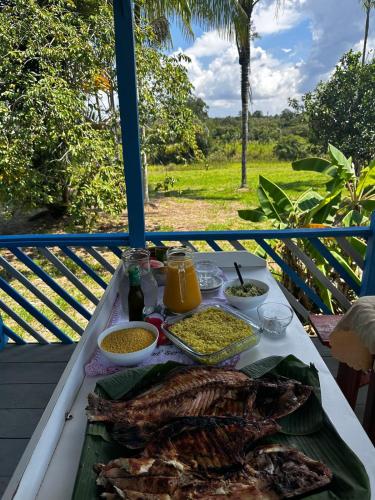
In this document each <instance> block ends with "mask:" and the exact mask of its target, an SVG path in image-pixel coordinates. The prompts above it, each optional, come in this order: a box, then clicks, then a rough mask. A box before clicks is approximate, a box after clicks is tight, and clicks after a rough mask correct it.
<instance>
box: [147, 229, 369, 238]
mask: <svg viewBox="0 0 375 500" xmlns="http://www.w3.org/2000/svg"><path fill="white" fill-rule="evenodd" d="M370 234H371V232H370V228H369V227H358V226H356V227H335V228H321V229H317V228H313V229H307V228H306V229H305V228H303V229H302V228H301V229H282V230H279V229H270V230H268V229H266V230H263V229H260V230H251V231H247V230H241V231H191V232H190V231H174V232H146V240H147V241H157V240H159V241H160V240H162V241H189V240H194V241H207V240H232V241H233V240H254V239H256V238H262V239H266V240H271V239H275V240H283V239H287V238H311V237H317V238H336V237H346V236H356V237H358V238H368V237H369V236H370Z"/></svg>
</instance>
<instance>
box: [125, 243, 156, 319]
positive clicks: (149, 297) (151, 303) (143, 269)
mask: <svg viewBox="0 0 375 500" xmlns="http://www.w3.org/2000/svg"><path fill="white" fill-rule="evenodd" d="M122 264H123V277H122V282H121V286H120V300H121V303H122V307H123V309H124V312H125V313H128V294H129V268H130V267H132V266H138V268H139V271H140V281H141V289H142V292H143V295H144V302H145V310H144V314H146V315H147V314H151V313H152V312H153V311H154V310H155V308H156V306H157V303H158V285H157V283H156V280H155V278H154V275H153V273H152V270H151V267H150V252H149V251H148V250H147V249H145V248H129V249H128V250H125V252H124V253H123V254H122Z"/></svg>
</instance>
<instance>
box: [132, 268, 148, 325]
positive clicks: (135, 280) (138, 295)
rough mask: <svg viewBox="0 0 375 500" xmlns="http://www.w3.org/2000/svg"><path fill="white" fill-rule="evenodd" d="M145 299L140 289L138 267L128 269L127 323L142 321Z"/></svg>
mask: <svg viewBox="0 0 375 500" xmlns="http://www.w3.org/2000/svg"><path fill="white" fill-rule="evenodd" d="M144 306H145V299H144V296H143V292H142V288H141V273H140V270H139V267H138V266H130V267H129V294H128V311H129V321H143V308H144Z"/></svg>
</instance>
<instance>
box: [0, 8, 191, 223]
mask: <svg viewBox="0 0 375 500" xmlns="http://www.w3.org/2000/svg"><path fill="white" fill-rule="evenodd" d="M135 34H136V41H137V44H136V45H137V47H136V51H137V61H138V67H137V69H138V84H139V96H140V98H139V113H140V125H141V127H142V129H143V130H144V132H145V133H144V136H143V138H142V139H143V140H142V149H143V153H144V155H145V156H147V155H148V154H150V152H151V151H153V152H156V153H155V154H158V153H159V152H162V151H167V152H168V148H169V149H173V148H175V150H177V153H175V155H174V157H175V156H179V157H180V158H182V159H183V160H184V161H186V159H187V158H189V159H191V158H200V157H201V152H200V150H199V147H198V145H197V134H198V132H200V130H201V125H200V122H199V120H198V119H197V118H196V117H195V115H194V113H193V111H192V110H191V109H190V107H189V100H190V99H191V98H192V94H191V90H192V87H191V84H190V82H189V80H188V76H187V72H186V69H185V67H184V65H183V64H182V63H183V62H184V61H183V60H182V58H183V57H182V56H173V57H170V56H167V55H165V54H164V53H163V52H162V51H161V50H160V49H158V45H157V40H156V36H155V33H154V31H153V30H152V28H151V27H150V26H149V25H147V24H145V25H143V24H142V25H140V26H137V28H136V33H135ZM116 85H117V84H116V70H115V64H114V28H113V12H112V6H111V3H110V2H107V1H106V0H90V2H89V3H88V2H80V1H79V2H78V1H77V2H74V1H73V0H71V1H63V0H48V1H46V2H38V1H36V0H31V1H28V0H13V1H11V2H9V3H8V4H7V5H5V6H4V7H3V8H2V9H1V11H0V130H1V132H0V204H1V205H2V209H4V207H5V210H6V211H7V212H8V213H9V214H11V213H13V212H14V211H16V210H25V211H27V210H30V209H33V208H40V207H47V208H48V209H50V211H51V212H53V213H54V214H59V215H61V214H63V213H66V214H68V215H69V216H71V218H72V220H73V221H75V222H77V223H80V224H83V225H86V226H89V225H90V224H91V223H92V222H93V221H94V219H95V218H96V217H97V216H98V214H99V212H102V211H105V212H106V213H110V214H119V213H121V212H122V211H123V209H124V208H125V193H124V181H123V166H122V150H121V133H120V123H119V113H118V109H117V105H116V91H117V86H116Z"/></svg>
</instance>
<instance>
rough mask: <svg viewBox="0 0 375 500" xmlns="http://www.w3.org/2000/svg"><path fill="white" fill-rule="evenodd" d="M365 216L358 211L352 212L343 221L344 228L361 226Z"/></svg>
mask: <svg viewBox="0 0 375 500" xmlns="http://www.w3.org/2000/svg"><path fill="white" fill-rule="evenodd" d="M364 218H365V217H364V215H363V214H361V213H359V212H358V211H357V210H350V211H349V212H348V213H347V214H346V215H345V217H344V218H343V219H342V221H341V225H342V226H344V227H352V226H360V225H361V224H362V223H363V220H364Z"/></svg>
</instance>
